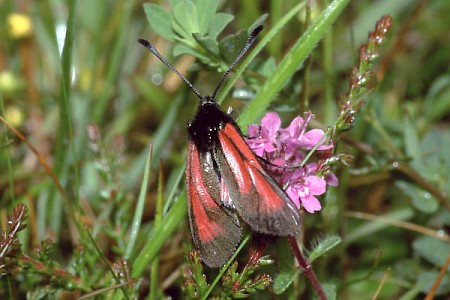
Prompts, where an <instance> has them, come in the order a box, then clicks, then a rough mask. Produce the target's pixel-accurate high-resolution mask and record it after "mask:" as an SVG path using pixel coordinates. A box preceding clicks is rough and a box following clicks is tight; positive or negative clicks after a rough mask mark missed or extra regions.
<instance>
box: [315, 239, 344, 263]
mask: <svg viewBox="0 0 450 300" xmlns="http://www.w3.org/2000/svg"><path fill="white" fill-rule="evenodd" d="M341 241H342V240H341V238H340V237H339V236H337V235H333V236H329V237H326V238H325V239H324V240H322V241H320V242H319V244H317V246H316V247H315V248H314V249H313V250H312V251H311V253H310V254H309V260H310V262H313V261H314V260H315V259H316V258H318V257H320V256H322V255H324V254H325V253H327V252H328V251H330V250H331V249H333V248H334V247H336V246H337V245H338V244H340V243H341Z"/></svg>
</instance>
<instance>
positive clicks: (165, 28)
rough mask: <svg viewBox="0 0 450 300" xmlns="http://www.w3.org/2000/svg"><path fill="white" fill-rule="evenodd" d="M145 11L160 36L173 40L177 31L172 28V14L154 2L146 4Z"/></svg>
mask: <svg viewBox="0 0 450 300" xmlns="http://www.w3.org/2000/svg"><path fill="white" fill-rule="evenodd" d="M144 12H145V15H146V16H147V20H148V22H149V23H150V26H151V27H152V28H153V30H154V31H155V32H156V33H158V34H159V35H160V36H163V37H164V38H166V39H168V40H169V41H173V40H174V39H175V33H174V32H173V29H172V16H171V14H170V13H169V12H168V11H166V10H165V9H163V8H162V7H161V6H159V5H156V4H153V3H145V4H144Z"/></svg>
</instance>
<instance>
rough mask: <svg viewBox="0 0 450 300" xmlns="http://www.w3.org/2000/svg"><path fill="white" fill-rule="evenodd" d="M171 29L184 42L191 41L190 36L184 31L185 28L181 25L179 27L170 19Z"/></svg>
mask: <svg viewBox="0 0 450 300" xmlns="http://www.w3.org/2000/svg"><path fill="white" fill-rule="evenodd" d="M172 29H173V31H174V33H176V34H177V35H178V36H179V37H180V38H181V40H185V41H184V42H186V43H189V41H191V42H192V41H193V38H192V34H191V33H190V32H189V31H187V30H186V28H185V27H184V26H183V25H180V24H178V23H177V21H175V20H174V19H172Z"/></svg>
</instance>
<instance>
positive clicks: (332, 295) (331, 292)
mask: <svg viewBox="0 0 450 300" xmlns="http://www.w3.org/2000/svg"><path fill="white" fill-rule="evenodd" d="M322 289H323V291H324V292H325V295H326V296H327V300H335V299H336V285H335V284H334V283H331V282H326V283H324V284H322Z"/></svg>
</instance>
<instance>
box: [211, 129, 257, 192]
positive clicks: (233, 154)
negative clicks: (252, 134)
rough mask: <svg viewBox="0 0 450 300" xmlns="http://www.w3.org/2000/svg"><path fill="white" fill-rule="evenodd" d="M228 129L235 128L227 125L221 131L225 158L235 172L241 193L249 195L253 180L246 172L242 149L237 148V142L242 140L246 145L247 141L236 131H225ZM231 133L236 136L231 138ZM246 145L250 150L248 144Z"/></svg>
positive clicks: (220, 135) (220, 136) (220, 138)
mask: <svg viewBox="0 0 450 300" xmlns="http://www.w3.org/2000/svg"><path fill="white" fill-rule="evenodd" d="M227 127H232V128H233V126H232V125H231V124H227V125H225V127H224V129H223V130H221V131H219V140H220V144H221V146H222V150H223V154H224V156H225V159H226V160H227V163H228V165H229V166H230V168H231V171H232V172H233V175H234V178H235V180H236V183H237V185H238V186H239V192H240V193H242V194H248V193H250V190H251V189H252V182H251V178H250V176H249V174H248V172H246V171H245V164H244V161H243V160H242V155H241V153H240V151H241V149H238V148H237V147H236V146H235V140H239V139H240V140H242V142H243V143H245V141H244V140H243V139H242V136H241V135H240V134H239V133H238V132H237V131H236V130H234V131H231V132H230V131H226V130H225V129H226V128H227ZM230 133H231V134H234V136H233V135H232V136H230V135H229V134H230ZM231 139H233V141H231ZM245 145H246V147H247V148H248V146H247V144H245ZM249 150H250V149H249ZM250 151H251V150H250ZM254 159H255V160H256V157H255V158H254Z"/></svg>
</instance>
